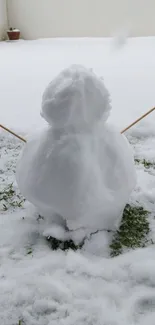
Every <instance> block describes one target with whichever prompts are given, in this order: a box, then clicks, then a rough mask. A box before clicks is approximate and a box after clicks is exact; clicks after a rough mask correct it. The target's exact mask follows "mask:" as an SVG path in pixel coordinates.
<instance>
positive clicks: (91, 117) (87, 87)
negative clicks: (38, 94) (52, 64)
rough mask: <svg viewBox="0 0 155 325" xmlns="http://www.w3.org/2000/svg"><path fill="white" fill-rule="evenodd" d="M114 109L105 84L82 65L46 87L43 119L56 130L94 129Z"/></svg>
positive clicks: (62, 73) (64, 72)
mask: <svg viewBox="0 0 155 325" xmlns="http://www.w3.org/2000/svg"><path fill="white" fill-rule="evenodd" d="M110 110H111V105H110V98H109V93H108V90H107V89H106V87H105V86H104V83H103V81H102V80H101V79H100V78H99V77H97V76H96V75H95V74H94V73H93V72H92V71H90V70H88V69H86V68H84V67H83V66H80V65H72V66H71V67H69V68H67V69H65V70H63V71H62V72H61V73H60V74H59V75H58V76H57V77H56V78H55V79H54V80H53V81H52V82H51V83H50V84H49V85H48V87H47V88H46V90H45V92H44V94H43V99H42V110H41V116H42V117H43V118H44V119H45V120H46V121H47V122H48V123H49V124H50V125H52V126H53V127H55V128H64V127H67V126H71V127H74V128H78V129H80V128H91V127H93V126H95V125H96V123H97V122H99V121H100V120H101V119H102V122H103V121H106V120H107V119H108V116H109V112H110Z"/></svg>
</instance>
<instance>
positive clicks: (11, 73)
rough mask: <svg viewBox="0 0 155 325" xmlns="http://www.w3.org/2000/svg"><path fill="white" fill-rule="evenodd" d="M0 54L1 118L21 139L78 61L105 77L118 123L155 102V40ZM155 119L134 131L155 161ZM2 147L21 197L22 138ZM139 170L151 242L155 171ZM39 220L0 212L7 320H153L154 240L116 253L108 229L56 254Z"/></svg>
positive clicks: (16, 211)
mask: <svg viewBox="0 0 155 325" xmlns="http://www.w3.org/2000/svg"><path fill="white" fill-rule="evenodd" d="M0 53H1V60H0V71H1V73H0V87H1V92H0V123H4V124H5V125H6V126H8V127H12V128H13V129H14V130H16V131H19V132H20V133H21V134H23V135H24V136H28V134H30V133H32V132H33V131H35V132H36V130H37V129H40V128H41V129H42V128H43V129H44V128H45V123H44V120H43V119H42V118H40V117H39V114H38V111H39V110H40V102H41V96H42V92H43V91H44V88H45V87H46V86H47V84H48V83H49V82H50V81H51V79H52V78H53V77H54V76H56V75H57V73H59V72H60V71H61V70H62V69H63V68H66V67H67V66H69V65H70V64H73V63H78V64H83V65H85V66H86V67H88V68H89V67H92V68H93V70H94V71H95V72H96V73H97V75H98V76H103V77H104V82H105V84H106V86H107V88H108V89H109V92H110V94H111V97H112V107H113V109H112V112H111V117H110V122H111V123H113V124H114V125H115V126H116V127H118V128H119V129H120V130H121V129H123V128H124V127H125V126H126V125H128V124H129V123H130V122H132V121H133V120H134V119H135V118H137V117H139V116H140V115H142V114H143V113H144V112H145V111H147V110H148V109H150V108H151V107H153V106H154V83H155V74H154V68H155V38H147V39H143V38H141V39H130V38H128V40H127V42H126V43H125V44H124V46H122V47H120V48H119V49H118V48H117V49H115V50H114V47H113V42H112V40H111V39H106V40H104V39H103V40H101V39H99V40H91V39H90V40H38V41H32V42H24V41H19V42H18V43H9V42H6V43H3V42H2V43H0ZM154 119H155V113H152V114H151V115H150V116H149V117H147V118H146V119H145V120H143V121H141V122H140V123H139V124H137V125H136V126H135V127H134V128H132V129H131V130H130V132H128V139H129V140H130V143H131V145H132V147H133V149H134V154H135V157H136V158H139V159H144V158H145V159H147V160H149V161H152V162H153V161H154V148H155V128H154ZM0 148H1V151H0V155H1V159H0V189H1V190H2V189H3V188H4V187H5V186H6V184H10V183H12V182H13V183H14V184H13V185H14V188H15V189H16V191H17V194H18V190H17V185H16V183H15V175H14V173H13V171H14V170H15V167H16V161H17V158H18V155H19V153H20V152H21V148H22V143H21V142H20V141H18V140H16V139H15V138H13V137H12V136H11V135H8V134H6V133H5V132H2V133H0ZM136 171H137V186H136V189H135V190H134V192H133V193H132V195H131V201H132V202H136V201H138V202H140V204H142V205H143V206H144V207H145V208H146V209H147V210H149V211H151V215H150V217H149V222H150V227H151V234H150V236H151V238H152V240H153V241H154V240H155V219H154V215H155V199H154V198H155V171H154V169H153V168H150V169H149V170H147V169H146V168H144V166H143V165H142V164H139V165H137V166H136ZM23 172H24V171H23ZM16 199H17V198H16ZM19 200H20V199H19ZM0 203H1V202H0ZM36 217H37V216H36V212H35V211H34V210H33V208H32V206H31V205H29V204H28V203H27V202H25V203H24V205H23V208H21V207H18V206H17V207H16V208H13V207H12V206H10V208H8V210H7V211H2V209H1V215H0V264H1V265H0V293H1V294H0V323H1V324H2V325H16V324H17V325H18V324H19V320H21V321H22V323H23V324H26V325H51V324H52V325H56V324H60V325H72V324H75V325H83V324H86V325H90V324H96V325H100V324H105V325H109V324H110V325H121V324H123V325H129V324H130V325H136V324H138V325H144V324H146V323H148V324H149V325H154V317H155V303H154V302H155V301H154V297H155V290H154V287H155V263H154V253H155V250H154V245H150V246H148V247H147V248H143V249H137V250H135V251H134V250H130V251H129V252H128V253H125V254H122V255H121V256H119V257H116V258H110V255H109V242H110V241H111V238H110V236H111V234H108V233H105V234H104V232H101V233H98V234H96V235H94V236H92V237H91V239H90V240H89V239H88V240H87V242H86V243H85V247H84V248H83V250H82V251H80V250H79V251H77V252H72V251H68V252H62V251H60V250H59V251H52V250H51V248H50V247H49V246H48V245H47V243H46V241H45V240H44V238H43V237H42V232H43V229H45V224H44V220H38V221H36ZM46 226H47V228H46V229H47V230H48V228H49V229H50V225H49V224H47V225H46ZM62 236H63V234H62ZM23 324H22V325H23Z"/></svg>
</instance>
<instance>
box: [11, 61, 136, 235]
mask: <svg viewBox="0 0 155 325" xmlns="http://www.w3.org/2000/svg"><path fill="white" fill-rule="evenodd" d="M110 110H111V106H110V100H109V94H108V91H107V90H106V88H105V86H104V83H103V81H102V80H101V79H100V78H98V77H97V76H96V75H95V74H94V73H92V72H91V71H90V70H88V69H86V68H84V67H82V66H79V65H73V66H71V67H69V68H67V69H65V70H63V71H62V72H61V73H60V75H59V76H58V77H56V78H55V79H54V80H53V81H52V82H51V83H50V84H49V86H48V87H47V89H46V90H45V92H44V95H43V101H42V116H43V117H45V119H46V120H47V121H48V122H49V123H50V127H49V128H47V130H44V132H41V134H39V135H38V133H37V135H36V136H35V137H34V138H33V139H32V140H29V141H28V143H27V144H26V146H25V149H24V151H23V154H22V156H21V159H20V160H19V162H18V164H17V175H16V178H17V183H18V186H19V188H20V190H21V193H22V194H23V195H24V196H25V197H26V199H28V200H29V201H30V202H32V203H33V204H34V205H35V206H36V207H37V208H39V212H40V211H41V212H42V213H43V216H45V215H47V214H48V216H49V217H50V216H51V217H52V214H53V212H55V214H58V215H60V216H62V217H63V218H64V219H65V220H67V225H68V228H69V229H76V228H80V227H85V228H92V229H93V230H99V229H108V230H113V229H115V226H116V222H117V225H118V220H121V216H122V211H123V210H124V207H125V205H126V203H127V202H128V200H129V196H130V194H131V191H132V190H133V188H134V186H135V179H136V176H135V168H134V159H133V154H132V151H131V149H130V146H129V144H128V142H127V140H126V139H125V138H124V137H123V136H122V135H121V134H120V132H119V131H117V130H114V127H110V126H109V125H108V124H107V123H106V121H107V118H108V115H109V112H110ZM23 170H24V173H23ZM70 221H71V222H70Z"/></svg>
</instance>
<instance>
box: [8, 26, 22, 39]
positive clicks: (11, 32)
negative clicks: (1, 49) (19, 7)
mask: <svg viewBox="0 0 155 325" xmlns="http://www.w3.org/2000/svg"><path fill="white" fill-rule="evenodd" d="M7 34H8V38H9V40H10V41H14V40H19V37H20V30H19V29H16V28H12V27H11V28H10V29H8V30H7Z"/></svg>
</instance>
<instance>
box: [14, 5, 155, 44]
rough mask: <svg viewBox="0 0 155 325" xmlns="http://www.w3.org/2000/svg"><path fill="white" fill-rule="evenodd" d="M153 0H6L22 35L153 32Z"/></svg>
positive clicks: (133, 33) (88, 35)
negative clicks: (121, 31)
mask: <svg viewBox="0 0 155 325" xmlns="http://www.w3.org/2000/svg"><path fill="white" fill-rule="evenodd" d="M154 13H155V0H147V1H146V0H136V1H135V0H9V17H10V22H11V24H12V25H13V27H18V28H20V29H21V32H22V36H23V38H25V39H36V38H42V37H45V38H46V37H102V36H111V35H112V34H113V33H115V32H116V33H117V31H119V30H120V29H124V30H126V31H127V29H129V31H130V35H131V36H149V35H150V36H152V35H155V21H154Z"/></svg>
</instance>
